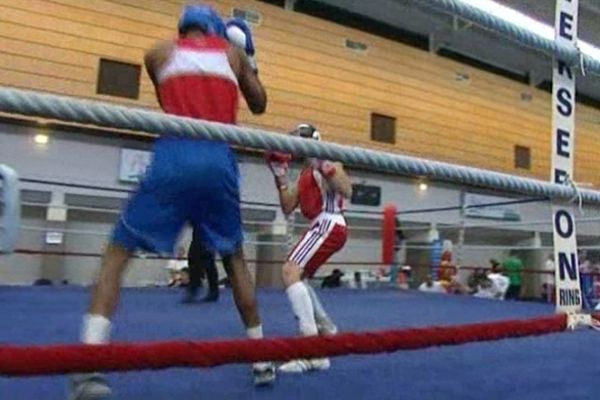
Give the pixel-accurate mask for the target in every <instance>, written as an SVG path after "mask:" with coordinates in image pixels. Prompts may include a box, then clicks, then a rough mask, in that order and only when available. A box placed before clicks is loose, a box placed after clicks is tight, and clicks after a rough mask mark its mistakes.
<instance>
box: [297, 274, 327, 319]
mask: <svg viewBox="0 0 600 400" xmlns="http://www.w3.org/2000/svg"><path fill="white" fill-rule="evenodd" d="M303 283H304V285H305V286H306V290H308V295H309V296H310V301H311V302H312V305H313V309H314V310H315V317H316V318H319V319H326V318H329V317H328V315H327V313H326V312H325V309H324V308H323V304H321V300H319V297H318V296H317V293H316V292H315V289H313V287H312V286H311V285H310V283H308V282H307V281H304V282H303Z"/></svg>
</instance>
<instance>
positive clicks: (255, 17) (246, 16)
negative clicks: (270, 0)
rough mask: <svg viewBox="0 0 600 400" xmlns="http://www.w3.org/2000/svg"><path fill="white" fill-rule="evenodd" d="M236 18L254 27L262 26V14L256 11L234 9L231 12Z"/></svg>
mask: <svg viewBox="0 0 600 400" xmlns="http://www.w3.org/2000/svg"><path fill="white" fill-rule="evenodd" d="M231 15H232V16H233V17H234V18H240V19H243V20H244V21H246V22H248V23H249V24H252V25H258V24H260V14H259V13H257V12H256V11H252V10H246V9H243V8H234V9H233V11H232V12H231Z"/></svg>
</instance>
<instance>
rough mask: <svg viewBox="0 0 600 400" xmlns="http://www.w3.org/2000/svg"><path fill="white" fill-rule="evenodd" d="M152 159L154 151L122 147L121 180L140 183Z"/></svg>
mask: <svg viewBox="0 0 600 400" xmlns="http://www.w3.org/2000/svg"><path fill="white" fill-rule="evenodd" d="M150 161H152V152H150V151H144V150H133V149H121V158H120V164H119V181H121V182H128V183H138V182H139V181H140V178H141V177H142V176H144V174H145V173H146V168H148V165H150Z"/></svg>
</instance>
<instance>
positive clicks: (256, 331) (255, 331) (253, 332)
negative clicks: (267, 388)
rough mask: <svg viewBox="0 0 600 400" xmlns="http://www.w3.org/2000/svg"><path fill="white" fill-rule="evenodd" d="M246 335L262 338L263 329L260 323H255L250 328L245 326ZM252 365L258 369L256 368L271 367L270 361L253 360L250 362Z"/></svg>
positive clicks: (251, 337)
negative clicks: (253, 361)
mask: <svg viewBox="0 0 600 400" xmlns="http://www.w3.org/2000/svg"><path fill="white" fill-rule="evenodd" d="M246 335H248V338H250V339H255V340H258V339H262V338H263V329H262V325H256V326H253V327H251V328H246ZM252 367H253V368H254V369H258V370H261V371H262V370H265V369H267V368H269V367H271V363H269V362H255V363H253V364H252Z"/></svg>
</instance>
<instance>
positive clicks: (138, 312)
mask: <svg viewBox="0 0 600 400" xmlns="http://www.w3.org/2000/svg"><path fill="white" fill-rule="evenodd" d="M422 3H423V4H424V5H428V6H435V7H436V8H441V9H442V10H445V11H449V12H451V13H453V14H455V15H459V16H461V17H463V18H465V19H469V20H472V21H474V22H476V23H478V24H480V25H482V26H485V27H487V28H489V29H492V30H495V31H499V32H501V33H502V34H505V35H507V36H509V37H510V38H511V39H513V40H518V41H520V42H522V43H523V44H525V45H528V46H532V47H535V48H537V49H539V50H542V51H546V52H548V53H551V54H553V55H554V54H556V55H558V56H561V57H565V58H568V59H571V60H575V59H576V60H577V62H579V61H581V64H582V65H583V66H584V67H585V68H586V71H587V72H592V73H600V62H599V60H597V59H594V58H592V57H590V56H588V55H585V54H583V53H582V52H580V51H578V50H577V49H571V48H564V47H562V46H559V45H557V44H556V43H554V42H553V41H548V40H543V39H542V38H540V37H534V36H532V35H531V34H529V33H526V32H525V31H524V30H519V28H517V27H514V26H507V23H506V22H505V21H501V20H498V19H496V18H494V17H492V16H490V15H484V13H483V12H481V11H478V10H477V9H475V8H473V7H470V6H465V5H464V4H462V3H461V2H457V1H443V0H435V1H433V0H428V1H422ZM0 111H2V112H7V113H15V114H19V115H27V116H35V117H41V118H48V119H57V120H61V121H68V122H72V123H73V122H74V123H80V124H85V125H91V126H101V127H110V128H115V129H126V130H134V131H143V132H146V133H152V134H160V133H162V132H165V131H169V132H172V133H176V134H179V135H185V136H195V137H201V138H205V139H212V140H225V141H228V142H230V143H232V144H235V145H238V146H242V147H249V148H257V149H275V150H280V151H285V152H289V153H292V154H294V155H299V156H311V157H319V158H324V159H331V160H338V161H342V162H344V163H346V164H348V165H349V166H354V167H360V168H368V169H370V170H374V171H380V172H385V173H388V174H395V175H400V176H421V177H427V178H429V179H431V180H432V181H441V182H452V183H454V184H460V185H468V186H470V187H476V188H483V189H489V190H496V191H501V192H503V193H513V194H517V195H520V196H526V197H527V198H528V199H527V200H521V201H537V202H540V201H543V202H551V203H553V202H558V203H561V202H569V201H572V200H573V199H578V200H579V201H580V202H581V203H582V204H585V205H594V206H597V205H599V204H600V192H598V191H594V190H587V189H579V188H577V187H576V186H574V185H557V184H552V183H549V182H545V181H541V180H536V179H530V178H524V177H517V176H512V175H508V174H503V173H498V172H492V171H487V170H482V169H477V168H469V167H464V166H458V165H453V164H448V163H443V162H436V161H428V160H423V159H418V158H415V157H408V156H403V155H393V154H388V153H382V152H377V151H372V150H364V149H357V148H354V147H350V146H342V145H336V144H331V143H316V142H313V141H307V140H303V139H298V138H292V137H289V136H284V135H279V134H274V133H272V132H265V131H261V130H256V129H247V128H239V127H234V126H228V125H222V124H215V123H206V122H202V121H197V120H192V119H186V118H180V117H173V116H166V115H163V114H159V113H156V112H150V111H144V110H137V109H131V108H126V107H119V106H114V105H107V104H102V103H97V102H92V101H82V100H76V99H71V98H66V97H61V96H55V95H49V94H41V93H35V92H28V91H22V90H15V89H6V88H2V89H0ZM0 172H1V173H2V185H3V186H2V189H3V215H2V229H3V230H4V231H3V236H2V237H1V239H2V240H1V241H0V245H1V246H2V247H1V249H0V250H1V252H3V253H11V252H15V253H16V254H35V253H36V251H35V250H32V249H27V248H15V241H16V234H17V229H16V228H17V227H19V225H20V222H19V215H20V214H19V207H18V206H19V205H20V204H21V202H20V201H19V199H18V189H17V188H18V179H17V177H16V175H15V174H14V172H12V171H11V170H10V169H8V168H3V169H1V170H0ZM29 206H31V205H29ZM431 211H432V210H423V209H420V210H419V209H414V210H410V209H406V210H404V211H402V210H400V211H399V212H398V215H402V213H403V212H404V214H405V215H406V214H410V213H425V212H431ZM438 211H439V210H438ZM442 211H443V210H442ZM589 219H590V221H589V222H596V221H598V219H597V218H596V217H590V218H589ZM580 222H585V220H584V218H580V221H579V222H578V223H580ZM540 223H543V221H542V222H540ZM506 225H509V224H506ZM469 228H471V229H475V228H477V225H473V226H466V225H465V224H464V221H460V222H458V224H454V225H453V224H448V225H447V226H442V227H440V229H442V230H443V229H448V230H450V229H452V230H456V231H460V232H462V234H463V235H464V231H465V229H469ZM21 229H35V227H33V228H32V227H28V226H21ZM365 229H367V230H368V228H365ZM415 229H421V228H415ZM407 230H410V228H407ZM73 233H76V234H86V233H87V234H96V235H105V234H106V233H105V232H75V231H74V232H73ZM463 239H464V238H463ZM272 245H275V246H283V245H285V243H273V244H272ZM464 247H466V246H464ZM371 252H375V249H372V250H371ZM57 255H62V256H80V257H82V256H83V257H98V255H99V253H98V252H94V251H88V252H80V253H75V254H66V253H62V254H57ZM373 264H374V265H377V263H376V262H374V263H373ZM226 290H227V289H226ZM321 293H322V294H321V295H322V298H323V302H324V303H325V304H327V308H328V309H329V310H330V313H331V314H332V315H334V316H335V319H336V322H337V323H338V325H339V328H340V330H341V333H340V334H338V335H336V336H329V337H310V338H290V337H289V335H290V332H295V321H294V320H293V318H292V317H291V314H290V312H289V310H288V305H287V303H286V299H285V296H283V295H282V294H281V293H280V292H279V291H277V290H260V291H259V292H258V298H259V304H260V308H261V310H262V315H263V322H264V326H265V333H266V337H267V339H264V340H260V341H249V340H245V339H242V338H241V332H240V328H239V321H238V316H237V314H236V312H235V307H234V305H233V300H232V296H229V295H227V294H225V295H223V296H221V301H220V302H219V303H217V304H211V305H203V306H199V305H198V306H190V307H182V306H181V305H180V304H179V302H178V301H177V300H178V294H177V292H175V291H170V290H160V289H155V288H135V289H124V291H123V295H122V307H121V308H122V310H121V311H120V312H119V313H117V315H116V317H115V319H114V322H115V332H114V335H113V340H114V342H113V343H111V344H108V345H95V346H83V345H79V344H71V343H76V342H77V333H78V332H77V329H75V328H76V327H77V326H79V322H80V318H81V315H82V314H83V313H84V310H85V306H86V304H87V300H88V290H87V289H83V288H77V287H59V288H55V287H3V288H0V313H1V314H2V316H3V317H2V318H0V342H1V343H2V344H0V397H1V398H7V399H8V398H10V399H33V398H44V399H61V398H64V393H65V386H66V382H65V379H64V377H62V376H60V375H63V374H67V373H74V372H88V371H105V372H109V373H110V374H109V380H110V381H111V383H112V385H113V387H114V389H115V394H114V396H113V398H115V399H128V400H129V399H151V400H152V399H165V398H173V399H176V398H177V399H179V398H182V399H184V398H186V399H187V398H210V399H231V398H242V399H246V398H248V399H258V398H260V399H281V398H286V399H296V398H297V399H305V398H308V397H313V398H316V399H322V398H341V397H344V398H349V399H359V398H368V399H389V398H406V399H445V398H456V399H458V398H460V399H481V398H489V399H506V398H511V399H525V398H526V399H528V400H531V399H553V398H556V399H563V398H577V399H579V398H580V399H590V398H595V397H596V396H595V395H594V392H595V391H596V390H597V389H596V387H597V377H598V375H599V374H600V362H599V361H600V355H598V352H596V351H590V349H594V348H596V347H597V346H598V343H599V340H600V336H598V333H596V332H594V331H593V330H592V329H589V326H590V325H597V323H596V322H594V319H595V318H596V317H594V316H591V315H589V314H565V313H558V314H555V313H554V306H553V305H552V304H548V303H546V304H544V303H525V302H497V301H491V300H485V299H477V298H472V297H465V296H446V295H431V294H423V293H418V292H415V291H398V290H396V289H394V288H378V289H373V290H367V291H354V290H349V289H339V290H331V291H322V292H321ZM578 328H579V329H578ZM215 338H227V340H224V339H215ZM505 339H511V340H505ZM401 350H402V352H399V351H401ZM320 356H330V357H336V359H335V360H334V363H333V367H332V368H331V370H329V371H326V372H319V373H314V374H306V375H302V376H280V377H279V379H278V381H277V382H276V384H275V385H274V386H273V387H269V388H265V389H255V388H253V387H252V384H251V382H250V379H249V377H248V376H247V366H246V365H244V364H247V363H249V362H254V361H286V360H291V359H295V358H299V357H301V358H307V357H320ZM209 367H210V368H211V369H210V370H208V371H198V370H196V369H195V368H209ZM214 367H218V368H214ZM125 371H135V373H128V374H122V373H119V372H125ZM575 371H576V372H575ZM25 378H27V379H25Z"/></svg>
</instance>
